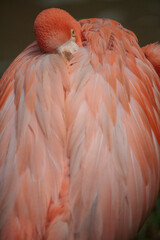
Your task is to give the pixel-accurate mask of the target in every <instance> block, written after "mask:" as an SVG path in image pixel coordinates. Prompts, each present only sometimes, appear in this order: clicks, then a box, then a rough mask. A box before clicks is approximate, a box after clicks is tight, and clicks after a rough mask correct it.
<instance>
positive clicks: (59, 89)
mask: <svg viewBox="0 0 160 240" xmlns="http://www.w3.org/2000/svg"><path fill="white" fill-rule="evenodd" d="M34 32H35V36H36V41H35V42H33V43H32V44H31V45H29V46H28V47H27V48H26V49H25V50H24V51H23V52H22V53H21V54H20V55H19V56H18V57H17V58H16V59H15V60H14V61H13V63H12V64H11V65H10V66H9V68H8V69H7V70H6V72H5V73H4V74H3V76H2V78H1V81H0V239H1V240H18V239H20V240H31V239H32V240H42V239H43V240H76V239H78V240H88V239H91V240H128V239H133V238H134V237H135V234H136V233H137V231H138V230H139V229H140V227H141V226H142V225H143V223H144V221H145V219H146V218H147V216H148V215H149V213H150V212H151V210H152V208H153V206H154V204H155V201H156V198H157V194H158V190H159V182H160V54H159V53H160V45H159V44H158V43H154V44H150V45H147V46H145V47H143V48H140V46H139V45H138V41H137V38H136V36H135V34H134V33H133V32H131V31H129V30H127V29H125V28H123V27H122V26H121V25H120V24H119V23H118V22H116V21H114V20H110V19H97V18H93V19H84V20H80V21H79V22H78V21H76V20H75V19H74V18H73V17H72V16H71V15H69V13H67V12H66V11H64V10H61V9H54V8H51V9H47V10H44V11H42V12H41V13H40V14H39V15H38V16H37V18H36V20H35V23H34Z"/></svg>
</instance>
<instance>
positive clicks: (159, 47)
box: [142, 42, 160, 77]
mask: <svg viewBox="0 0 160 240" xmlns="http://www.w3.org/2000/svg"><path fill="white" fill-rule="evenodd" d="M142 50H143V52H144V54H145V56H146V58H147V59H148V60H149V61H150V62H151V63H152V65H153V67H154V69H155V70H156V72H157V74H158V76H159V77H160V44H159V43H158V42H156V43H152V44H148V45H146V46H144V47H143V48H142Z"/></svg>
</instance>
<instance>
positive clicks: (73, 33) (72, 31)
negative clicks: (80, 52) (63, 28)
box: [71, 28, 76, 38]
mask: <svg viewBox="0 0 160 240" xmlns="http://www.w3.org/2000/svg"><path fill="white" fill-rule="evenodd" d="M75 36H76V33H75V31H74V29H73V28H71V37H73V38H75Z"/></svg>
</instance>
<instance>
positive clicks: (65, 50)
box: [57, 38, 79, 63]
mask: <svg viewBox="0 0 160 240" xmlns="http://www.w3.org/2000/svg"><path fill="white" fill-rule="evenodd" d="M78 49H79V46H78V45H77V44H76V43H75V41H74V40H73V39H72V38H71V39H70V40H68V41H67V42H65V43H64V44H62V45H61V46H60V47H58V48H57V52H58V53H59V54H60V55H61V56H62V57H63V58H64V60H65V62H66V63H68V62H69V61H70V60H71V59H72V56H73V54H74V53H76V52H77V51H78Z"/></svg>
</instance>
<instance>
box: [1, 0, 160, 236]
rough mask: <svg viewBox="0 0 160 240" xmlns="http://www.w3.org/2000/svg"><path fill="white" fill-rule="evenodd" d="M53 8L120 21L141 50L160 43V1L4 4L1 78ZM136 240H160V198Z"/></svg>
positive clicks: (10, 1) (71, 0)
mask: <svg viewBox="0 0 160 240" xmlns="http://www.w3.org/2000/svg"><path fill="white" fill-rule="evenodd" d="M49 7H59V8H63V9H65V10H67V11H68V12H69V13H70V14H71V15H72V16H73V17H75V18H76V19H81V18H91V17H104V18H112V19H114V20H117V21H119V22H120V23H121V24H122V25H123V26H124V27H126V28H128V29H130V30H132V31H133V32H134V33H135V34H136V35H137V37H138V39H139V44H140V46H143V45H146V44H148V43H151V42H156V41H160V0H150V1H148V0H138V1H137V0H135V1H129V0H128V1H126V0H103V1H102V0H99V1H98V0H97V1H93V0H28V1H27V0H25V1H24V0H5V1H4V0H0V23H1V25H0V26H1V27H0V77H1V76H2V74H3V72H4V71H5V69H6V68H7V67H8V66H9V64H10V63H11V62H12V61H13V59H14V58H15V57H16V56H17V55H18V54H19V53H20V52H21V51H22V50H23V49H24V48H25V47H26V46H27V45H29V44H30V43H31V42H32V41H34V34H33V22H34V19H35V17H36V16H37V14H38V13H39V12H40V11H41V10H43V9H45V8H49ZM136 240H160V196H159V198H158V201H157V203H156V206H155V208H154V210H153V212H152V214H151V215H150V217H149V218H148V220H147V221H146V223H145V225H144V226H143V228H142V230H141V231H140V232H139V234H137V237H136Z"/></svg>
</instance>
